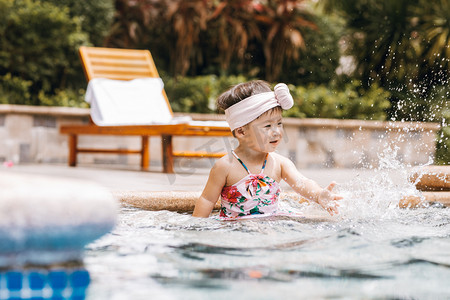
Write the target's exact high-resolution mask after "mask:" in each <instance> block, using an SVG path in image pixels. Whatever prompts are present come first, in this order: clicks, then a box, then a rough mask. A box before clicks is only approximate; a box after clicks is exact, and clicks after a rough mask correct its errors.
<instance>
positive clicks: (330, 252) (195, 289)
mask: <svg viewBox="0 0 450 300" xmlns="http://www.w3.org/2000/svg"><path fill="white" fill-rule="evenodd" d="M377 180H378V181H380V180H382V181H383V184H385V186H384V187H383V188H380V186H377V185H376V184H375V183H376V181H377ZM390 184H392V183H391V182H389V181H386V178H385V176H384V175H380V176H375V177H374V178H373V181H372V182H368V181H367V180H362V181H360V182H358V179H357V178H356V179H355V180H354V181H352V182H351V183H347V184H344V185H341V187H340V193H341V194H343V195H344V196H345V197H346V199H344V200H342V201H343V202H342V204H341V214H340V215H339V216H335V217H329V216H327V215H326V214H324V213H323V212H322V211H321V210H320V208H318V207H317V206H315V205H312V204H309V205H308V204H298V203H294V201H293V200H290V199H285V200H283V204H284V205H287V206H289V207H291V208H293V209H296V210H297V211H298V212H300V213H303V214H304V215H306V216H314V217H311V218H296V219H295V218H291V219H289V218H279V219H258V220H245V221H238V222H223V221H217V220H214V219H212V218H210V219H197V218H193V217H191V216H190V215H188V214H179V213H175V212H168V211H159V212H151V211H143V210H139V209H135V208H127V207H124V208H122V210H121V213H120V218H119V222H118V224H117V227H116V228H115V229H114V231H113V232H112V233H110V234H108V235H107V236H104V237H103V238H101V239H100V240H97V241H96V242H94V243H92V244H90V245H89V246H88V249H87V252H86V257H85V260H84V261H85V266H86V268H87V269H88V270H89V272H90V275H91V280H92V282H91V285H90V287H89V290H88V293H87V299H230V298H233V299H413V298H414V299H449V298H450V284H449V278H450V210H449V209H446V208H442V207H440V206H439V205H436V206H430V207H426V208H419V209H400V208H398V207H397V206H395V205H394V204H393V203H395V201H397V203H398V199H395V197H400V196H401V195H403V194H404V193H406V192H407V190H408V187H407V185H406V184H405V186H404V187H401V186H398V185H396V186H389V185H390ZM393 190H395V193H394V192H393ZM362 191H365V192H366V194H365V195H366V196H362ZM389 197H390V198H389ZM386 199H390V200H389V201H388V200H386Z"/></svg>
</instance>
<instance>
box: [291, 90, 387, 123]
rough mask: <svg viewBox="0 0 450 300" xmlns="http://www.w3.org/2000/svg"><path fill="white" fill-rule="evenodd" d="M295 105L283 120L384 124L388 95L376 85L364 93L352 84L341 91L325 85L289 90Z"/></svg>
mask: <svg viewBox="0 0 450 300" xmlns="http://www.w3.org/2000/svg"><path fill="white" fill-rule="evenodd" d="M290 89H291V92H292V95H293V97H294V100H295V105H294V107H293V108H292V109H290V110H288V111H286V112H285V116H286V117H299V118H337V119H363V120H385V119H386V109H388V108H389V106H390V102H389V100H388V99H389V95H390V94H389V92H387V91H385V90H383V89H382V88H380V87H379V86H377V85H373V86H371V87H370V88H369V89H364V88H362V86H361V83H360V82H359V81H352V82H351V83H349V84H347V85H346V86H345V87H344V89H342V90H341V89H331V88H330V87H327V86H325V85H318V86H317V85H313V84H310V85H308V86H299V87H293V86H290Z"/></svg>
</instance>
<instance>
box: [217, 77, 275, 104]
mask: <svg viewBox="0 0 450 300" xmlns="http://www.w3.org/2000/svg"><path fill="white" fill-rule="evenodd" d="M271 91H272V90H271V89H270V85H269V84H268V83H267V82H266V81H264V80H253V81H248V82H244V83H240V84H237V85H235V86H234V87H232V88H231V89H229V90H228V91H226V92H225V93H223V94H222V95H220V96H219V98H217V107H218V108H219V109H221V110H225V109H227V108H228V107H230V106H232V105H234V104H236V103H238V102H240V101H242V100H244V99H245V98H248V97H250V96H253V95H256V94H260V93H266V92H271Z"/></svg>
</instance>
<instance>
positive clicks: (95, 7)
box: [41, 0, 115, 46]
mask: <svg viewBox="0 0 450 300" xmlns="http://www.w3.org/2000/svg"><path fill="white" fill-rule="evenodd" d="M41 1H42V2H49V3H51V4H53V5H55V6H58V7H60V8H61V9H65V8H68V9H69V16H70V17H71V18H74V17H76V18H78V19H79V20H80V22H81V30H82V31H83V32H85V33H87V34H88V36H89V41H90V42H91V43H92V44H93V45H94V46H103V43H104V39H105V37H106V35H107V34H108V32H109V29H110V27H111V24H112V21H113V17H114V12H115V7H114V1H113V0H95V1H79V0H41Z"/></svg>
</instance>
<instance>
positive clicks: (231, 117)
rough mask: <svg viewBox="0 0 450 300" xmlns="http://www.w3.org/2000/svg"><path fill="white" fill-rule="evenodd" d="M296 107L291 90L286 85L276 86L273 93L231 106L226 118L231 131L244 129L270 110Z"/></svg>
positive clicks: (249, 98)
mask: <svg viewBox="0 0 450 300" xmlns="http://www.w3.org/2000/svg"><path fill="white" fill-rule="evenodd" d="M293 105H294V99H292V96H291V94H290V93H289V88H288V87H287V85H286V84H284V83H279V84H277V85H276V86H275V88H274V91H273V92H267V93H260V94H256V95H253V96H250V97H248V98H245V99H244V100H242V101H240V102H238V103H236V104H234V105H232V106H230V107H229V108H227V109H226V110H225V117H226V120H227V122H228V125H230V129H231V131H233V130H235V129H236V128H239V127H242V126H244V125H246V124H248V123H250V122H251V121H253V120H255V119H256V118H258V117H259V116H260V115H262V114H263V113H265V112H266V111H268V110H269V109H271V108H273V107H276V106H281V108H282V109H284V110H288V109H289V108H291V107H292V106H293Z"/></svg>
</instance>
